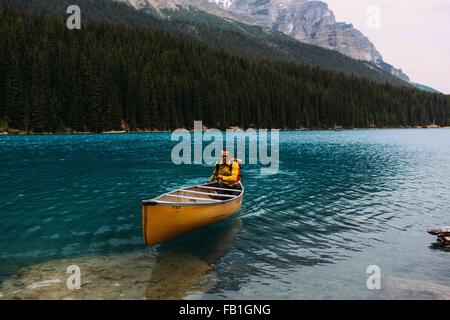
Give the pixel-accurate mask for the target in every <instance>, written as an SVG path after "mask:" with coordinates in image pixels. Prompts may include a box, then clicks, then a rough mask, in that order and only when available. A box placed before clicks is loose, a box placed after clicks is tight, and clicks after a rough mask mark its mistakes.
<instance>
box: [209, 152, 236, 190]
mask: <svg viewBox="0 0 450 320" xmlns="http://www.w3.org/2000/svg"><path fill="white" fill-rule="evenodd" d="M228 156H229V152H228V151H227V150H223V151H222V160H221V161H219V162H218V163H217V164H216V165H215V166H214V171H213V175H212V176H211V179H210V181H211V182H214V181H215V182H216V187H217V188H223V189H238V188H239V182H240V180H241V168H240V166H239V162H238V159H236V158H235V159H233V160H232V161H230V160H229V159H228ZM218 191H220V190H218ZM219 193H220V192H219Z"/></svg>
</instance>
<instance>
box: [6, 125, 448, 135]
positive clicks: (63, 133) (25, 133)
mask: <svg viewBox="0 0 450 320" xmlns="http://www.w3.org/2000/svg"><path fill="white" fill-rule="evenodd" d="M180 129H184V128H180ZM254 129H255V128H254ZM276 129H277V128H270V129H268V128H257V129H255V130H276ZM388 129H398V130H406V129H450V126H446V127H441V126H434V125H429V126H427V127H385V128H329V129H325V128H321V129H319V128H299V129H278V130H280V131H281V132H297V131H336V132H339V131H354V130H388ZM9 130H11V131H12V132H8V131H3V132H0V136H17V135H92V134H105V135H110V134H139V133H170V132H173V130H136V131H132V130H130V131H104V132H76V131H69V132H25V131H20V130H15V129H9ZM227 130H228V129H227ZM229 130H234V131H237V130H241V129H240V128H229ZM242 130H247V129H242ZM188 131H189V132H194V130H188ZM203 131H205V132H207V131H208V128H205V129H204V130H203ZM222 131H225V130H222Z"/></svg>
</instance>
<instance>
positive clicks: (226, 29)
mask: <svg viewBox="0 0 450 320" xmlns="http://www.w3.org/2000/svg"><path fill="white" fill-rule="evenodd" d="M76 3H77V5H78V6H79V7H80V8H81V12H82V19H83V21H101V22H108V23H113V24H121V25H128V26H141V27H148V28H151V29H154V30H160V31H164V32H169V33H171V34H174V35H178V36H180V37H182V38H183V39H185V40H187V41H190V42H195V43H201V44H205V45H207V46H208V47H210V48H212V49H217V50H225V51H227V52H229V53H233V54H237V55H241V56H245V57H250V58H263V59H269V60H277V61H280V60H281V61H291V62H294V61H295V62H299V63H302V64H308V65H312V66H318V67H321V68H323V69H327V70H335V71H339V72H344V73H346V74H348V75H355V76H359V77H363V78H368V79H371V80H374V81H376V82H379V83H385V82H389V83H391V84H396V85H402V86H411V85H410V84H408V83H406V82H404V81H402V80H400V79H399V78H397V77H395V76H393V75H391V74H390V73H388V72H386V71H383V70H381V69H379V68H378V67H376V66H375V65H374V64H371V63H369V62H367V61H357V60H354V59H351V58H349V57H347V56H345V55H342V54H340V53H339V52H336V51H332V50H326V49H323V48H320V47H318V46H312V45H308V44H305V43H302V42H299V41H297V40H295V39H293V38H291V37H289V36H287V35H285V34H283V33H281V32H277V31H274V30H270V29H268V28H262V27H258V26H250V25H247V24H243V23H239V22H236V21H232V20H229V19H222V18H219V17H217V16H214V15H211V14H208V13H206V12H203V11H200V10H197V9H194V8H191V9H190V10H187V9H181V8H180V9H179V10H168V9H164V10H161V11H160V12H158V13H156V12H155V10H152V9H151V7H149V8H146V9H143V10H135V9H134V8H132V7H130V6H128V5H126V4H124V3H119V2H116V1H113V0H77V1H76ZM72 4H73V1H72V0H0V9H1V8H4V7H8V8H11V9H14V10H16V11H20V12H23V11H26V12H33V13H40V14H44V15H52V16H58V17H63V18H66V17H67V14H66V9H67V7H68V6H69V5H72Z"/></svg>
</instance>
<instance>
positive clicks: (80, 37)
mask: <svg viewBox="0 0 450 320" xmlns="http://www.w3.org/2000/svg"><path fill="white" fill-rule="evenodd" d="M0 61H1V62H0V119H1V118H3V119H6V120H7V122H8V123H9V126H10V127H13V128H16V129H20V130H25V131H33V132H58V131H65V130H70V131H93V132H101V131H105V130H115V129H122V128H124V127H127V128H129V129H130V130H137V129H174V128H178V127H186V128H191V127H192V126H193V121H194V120H203V121H204V123H205V124H206V125H207V126H209V127H217V128H227V127H230V126H236V125H238V126H241V127H249V126H255V127H266V128H267V127H275V128H299V127H309V128H325V127H332V126H334V125H335V124H336V125H342V126H345V127H370V126H377V127H398V126H416V125H426V124H429V123H436V124H439V125H450V102H449V97H448V96H444V95H441V94H429V93H425V92H422V91H419V90H415V89H411V88H406V87H397V86H392V85H389V84H385V85H380V84H376V83H373V82H371V81H368V80H365V79H360V78H357V77H348V76H345V75H344V74H342V73H335V72H331V71H324V70H321V69H319V68H314V67H309V66H302V65H299V64H297V63H293V62H275V61H268V60H260V59H250V58H244V57H240V56H236V55H231V54H229V53H227V52H224V51H215V50H212V49H209V48H207V47H205V46H202V45H198V44H195V43H190V42H187V41H185V40H183V39H181V38H179V37H176V36H173V35H171V34H169V33H165V32H160V31H155V30H150V29H147V28H140V27H129V26H123V25H117V24H116V25H111V24H108V23H104V22H90V23H87V24H84V25H83V28H82V30H81V31H70V30H68V29H67V28H66V26H65V20H63V19H60V18H55V17H44V16H39V15H36V14H30V13H17V12H14V11H11V10H1V11H0Z"/></svg>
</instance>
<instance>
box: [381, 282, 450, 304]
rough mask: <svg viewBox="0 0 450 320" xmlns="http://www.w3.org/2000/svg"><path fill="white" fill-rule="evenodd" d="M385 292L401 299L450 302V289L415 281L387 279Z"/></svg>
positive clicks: (431, 283)
mask: <svg viewBox="0 0 450 320" xmlns="http://www.w3.org/2000/svg"><path fill="white" fill-rule="evenodd" d="M386 289H387V291H388V292H389V294H392V295H394V296H397V297H401V298H402V299H414V300H416V299H422V300H450V287H449V286H445V285H441V284H437V283H433V282H429V281H423V280H415V279H403V278H397V277H389V278H388V279H387V288H386Z"/></svg>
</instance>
